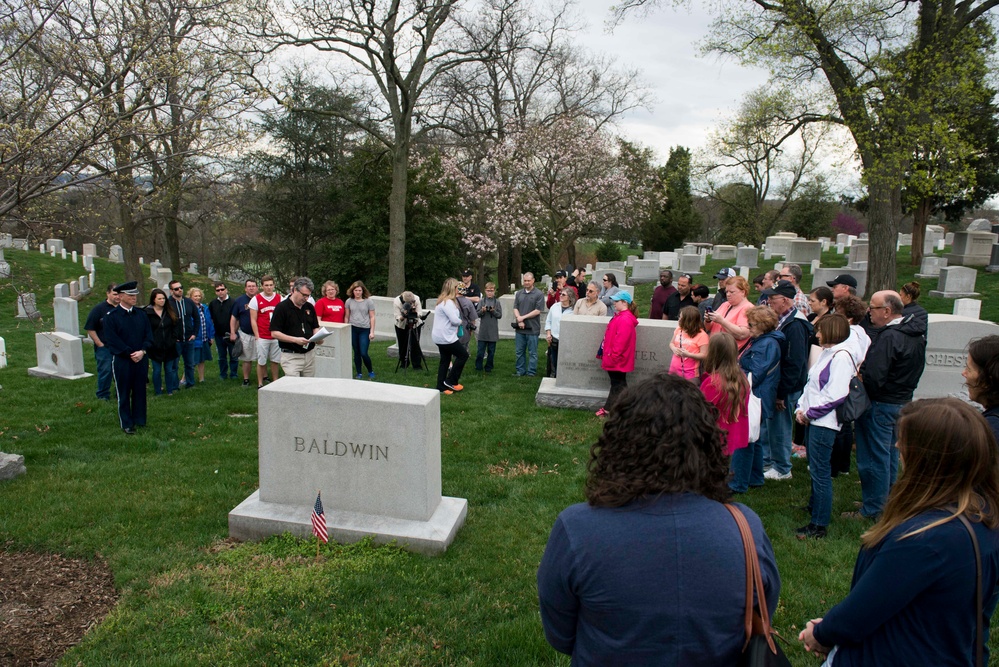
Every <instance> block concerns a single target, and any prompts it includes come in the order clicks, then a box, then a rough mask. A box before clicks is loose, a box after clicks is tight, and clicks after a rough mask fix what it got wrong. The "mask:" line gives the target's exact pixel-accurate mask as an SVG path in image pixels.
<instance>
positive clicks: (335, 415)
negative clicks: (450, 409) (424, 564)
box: [229, 377, 468, 554]
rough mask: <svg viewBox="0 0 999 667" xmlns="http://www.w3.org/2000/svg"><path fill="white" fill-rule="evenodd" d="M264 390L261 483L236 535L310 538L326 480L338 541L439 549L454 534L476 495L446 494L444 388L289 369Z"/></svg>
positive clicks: (238, 512)
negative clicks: (314, 510)
mask: <svg viewBox="0 0 999 667" xmlns="http://www.w3.org/2000/svg"><path fill="white" fill-rule="evenodd" d="M258 397H259V415H260V417H259V452H260V453H259V465H260V488H259V489H258V490H257V491H255V492H254V493H253V494H252V495H251V496H250V497H249V498H247V499H246V500H244V501H243V502H242V503H240V505H239V506H238V507H236V508H235V509H233V510H232V512H230V513H229V534H230V535H231V536H232V537H234V538H236V539H240V540H257V539H263V538H266V537H268V536H270V535H278V534H281V533H283V532H286V531H287V532H291V533H292V534H294V535H297V536H300V537H309V536H310V535H311V534H312V526H311V522H310V516H311V513H312V506H313V503H314V502H315V499H316V491H317V489H318V490H320V491H321V492H322V497H323V507H324V509H325V510H326V526H327V530H328V531H329V535H330V538H331V539H333V540H336V541H338V542H356V541H358V540H360V539H362V538H364V537H368V536H373V537H374V540H375V542H378V543H387V542H391V541H396V542H398V543H399V544H400V545H401V546H403V547H405V548H407V549H410V550H412V551H416V552H420V553H426V554H434V553H440V552H442V551H444V550H445V549H447V547H448V545H450V544H451V542H452V540H454V537H455V534H456V533H457V531H458V528H460V527H461V525H462V524H463V523H464V520H465V514H466V512H467V511H468V501H466V500H465V499H463V498H449V497H444V496H442V495H441V422H440V393H439V392H437V391H436V390H434V389H423V388H418V387H406V386H402V385H394V384H383V383H379V384H374V383H359V382H356V381H353V380H343V379H327V378H297V377H284V378H281V379H280V380H278V381H277V382H273V383H271V384H270V385H268V386H267V387H265V388H263V389H261V390H260V391H259V392H258ZM303 414H308V415H312V416H313V418H311V419H302V418H301V415H303Z"/></svg>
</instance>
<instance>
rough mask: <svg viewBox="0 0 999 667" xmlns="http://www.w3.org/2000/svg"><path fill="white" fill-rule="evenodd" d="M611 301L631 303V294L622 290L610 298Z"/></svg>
mask: <svg viewBox="0 0 999 667" xmlns="http://www.w3.org/2000/svg"><path fill="white" fill-rule="evenodd" d="M610 300H611V301H624V302H625V303H631V294H629V293H627V292H625V291H624V290H621V291H620V292H618V293H617V294H615V295H614V296H612V297H611V298H610Z"/></svg>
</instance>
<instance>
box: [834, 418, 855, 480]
mask: <svg viewBox="0 0 999 667" xmlns="http://www.w3.org/2000/svg"><path fill="white" fill-rule="evenodd" d="M852 453H853V422H846V423H845V424H843V425H842V426H841V427H840V429H839V433H837V434H836V440H835V441H833V450H832V465H831V467H830V468H831V469H830V472H831V473H832V476H833V477H835V476H836V475H839V474H842V473H849V472H850V455H851V454H852Z"/></svg>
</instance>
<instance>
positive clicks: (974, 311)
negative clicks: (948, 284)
mask: <svg viewBox="0 0 999 667" xmlns="http://www.w3.org/2000/svg"><path fill="white" fill-rule="evenodd" d="M954 314H955V315H959V316H961V317H968V318H971V319H973V320H977V319H980V318H981V315H982V302H981V301H979V300H978V299H954Z"/></svg>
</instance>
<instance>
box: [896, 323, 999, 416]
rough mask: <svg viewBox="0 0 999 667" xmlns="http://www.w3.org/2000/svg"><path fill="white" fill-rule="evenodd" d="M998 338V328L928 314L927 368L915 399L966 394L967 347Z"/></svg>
mask: <svg viewBox="0 0 999 667" xmlns="http://www.w3.org/2000/svg"><path fill="white" fill-rule="evenodd" d="M996 334H999V325H996V324H994V323H992V322H987V321H984V320H975V319H971V318H969V317H959V316H957V315H941V314H937V313H930V315H929V324H928V331H927V334H926V367H925V369H924V370H923V375H922V377H920V378H919V385H918V386H917V387H916V392H915V394H914V398H940V397H943V396H951V395H955V394H961V393H963V392H964V391H965V386H964V378H963V377H961V371H962V370H964V362H965V359H966V358H967V350H968V343H969V342H971V341H972V340H974V339H975V338H981V337H982V336H991V335H996Z"/></svg>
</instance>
